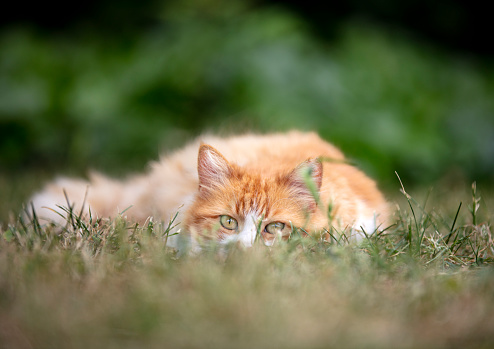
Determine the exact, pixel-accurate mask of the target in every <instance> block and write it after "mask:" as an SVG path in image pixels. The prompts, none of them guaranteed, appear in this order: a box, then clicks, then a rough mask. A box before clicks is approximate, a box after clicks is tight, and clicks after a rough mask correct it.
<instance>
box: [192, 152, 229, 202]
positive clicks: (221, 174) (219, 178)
mask: <svg viewBox="0 0 494 349" xmlns="http://www.w3.org/2000/svg"><path fill="white" fill-rule="evenodd" d="M231 171H232V169H231V166H230V164H229V163H228V160H226V159H225V158H224V157H223V155H221V154H220V153H219V152H218V151H217V150H216V149H214V148H213V147H212V146H210V145H207V144H201V146H200V148H199V156H198V161H197V173H198V175H199V191H200V192H203V193H205V192H207V191H208V190H210V189H214V188H216V187H218V186H220V185H222V184H223V183H225V181H226V180H227V178H228V177H229V175H230V174H231Z"/></svg>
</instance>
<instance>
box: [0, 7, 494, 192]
mask: <svg viewBox="0 0 494 349" xmlns="http://www.w3.org/2000/svg"><path fill="white" fill-rule="evenodd" d="M156 16H158V17H159V18H160V24H159V25H156V26H154V27H152V28H146V29H145V30H142V31H139V32H137V31H136V32H135V33H133V34H128V33H127V34H125V35H123V36H121V37H105V36H103V35H102V36H99V35H97V33H95V32H87V33H85V34H81V33H80V32H79V33H77V34H75V33H60V34H59V35H53V34H52V35H46V34H43V33H39V32H36V31H34V30H29V29H27V28H11V29H9V30H4V31H3V32H2V33H0V171H5V172H16V171H17V172H18V171H27V170H28V169H29V170H31V169H33V168H34V169H36V168H50V169H52V170H56V171H59V170H66V169H68V168H72V169H77V170H78V171H83V170H84V169H86V168H88V167H91V168H97V169H99V170H102V171H106V172H111V173H112V174H121V173H124V172H126V171H129V170H136V169H139V168H141V167H142V166H143V165H144V164H145V163H146V162H147V161H148V160H150V159H156V158H157V157H158V154H159V153H160V152H161V151H162V150H166V149H170V148H173V147H178V146H180V145H182V144H184V143H185V142H187V141H188V140H190V139H191V138H192V137H194V136H196V135H198V134H201V133H202V132H205V131H206V132H208V131H209V132H215V133H218V132H219V133H222V134H229V133H232V134H236V133H240V132H244V131H248V130H254V131H262V132H268V131H280V130H288V129H293V128H298V129H303V130H315V131H317V132H319V134H321V135H322V136H323V137H324V138H326V139H328V140H330V141H332V142H333V143H335V144H337V145H338V146H340V147H341V148H342V149H343V150H344V151H345V152H346V153H347V154H349V155H350V157H351V158H353V159H356V161H357V162H358V164H359V165H360V166H361V167H362V168H364V170H366V171H368V172H369V173H370V174H371V175H372V176H374V177H376V178H378V179H380V180H381V181H384V182H388V183H389V182H393V183H394V182H395V181H396V180H395V175H394V171H398V172H399V173H400V176H401V177H402V178H404V179H408V180H410V181H413V182H415V183H420V182H425V181H430V180H434V179H437V178H438V177H440V176H443V175H444V174H445V173H448V172H451V171H452V170H454V171H455V172H460V173H462V174H464V175H467V176H469V177H470V178H471V179H488V178H492V175H491V174H492V173H493V169H494V115H493V114H494V100H493V99H492V96H493V93H494V75H493V71H492V69H490V68H486V67H485V66H480V65H478V64H476V63H475V62H474V61H473V60H468V59H466V58H465V57H462V58H461V57H454V56H451V55H448V54H446V53H444V52H440V51H438V50H434V49H433V48H431V47H429V46H426V45H425V44H422V43H420V42H418V41H414V40H413V38H410V37H409V36H407V35H405V34H403V33H397V32H392V31H389V30H386V29H385V28H382V27H381V28H380V27H379V26H376V25H371V24H368V23H367V24H365V23H362V22H352V23H348V24H347V25H346V26H345V27H344V29H343V30H342V31H341V33H340V35H339V36H338V38H337V39H336V40H335V41H334V42H330V43H328V42H321V41H320V40H317V39H315V38H314V37H313V36H312V35H311V34H310V32H309V31H308V29H307V27H306V25H305V24H304V22H303V21H302V20H301V19H300V18H298V17H297V15H295V14H293V13H290V12H287V11H285V10H283V9H281V8H279V7H267V6H264V7H262V6H261V7H259V6H258V7H249V6H248V5H247V4H246V3H245V2H237V1H231V2H223V1H187V2H168V3H167V5H166V6H163V8H162V10H161V11H159V13H157V14H156Z"/></svg>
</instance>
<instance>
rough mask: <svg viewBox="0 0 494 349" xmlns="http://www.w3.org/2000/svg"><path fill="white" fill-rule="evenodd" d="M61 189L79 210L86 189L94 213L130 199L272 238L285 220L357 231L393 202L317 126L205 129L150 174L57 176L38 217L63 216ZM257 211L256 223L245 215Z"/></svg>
mask: <svg viewBox="0 0 494 349" xmlns="http://www.w3.org/2000/svg"><path fill="white" fill-rule="evenodd" d="M203 143H204V144H203ZM201 144H202V145H201ZM198 150H199V155H198ZM318 159H319V160H318ZM304 173H308V174H309V178H310V180H311V181H312V183H313V185H314V188H316V189H318V195H319V197H320V200H319V202H316V200H315V199H314V197H313V196H312V193H311V192H310V190H309V189H308V188H307V186H306V182H305V179H304ZM63 189H65V190H66V192H67V195H68V197H69V199H70V200H71V203H72V204H73V205H74V208H75V210H79V209H81V207H82V206H81V205H82V203H83V201H84V197H85V193H86V189H87V199H86V200H87V202H86V204H85V207H86V210H87V208H88V207H90V209H91V212H92V214H93V215H94V214H97V215H99V216H114V215H116V214H117V213H118V212H121V211H122V210H124V209H127V208H128V207H130V206H132V208H131V209H129V210H128V211H126V213H125V215H127V216H128V218H130V219H133V220H136V221H139V222H144V221H145V220H146V219H148V217H150V216H155V217H157V218H159V219H163V220H168V219H170V217H173V216H174V215H175V213H176V212H177V211H178V212H179V217H178V221H180V222H182V224H181V227H183V228H184V230H186V231H188V232H190V233H192V234H199V235H202V236H206V237H208V238H209V237H215V238H219V239H220V240H221V239H226V238H227V237H228V236H232V235H235V234H239V235H241V233H240V231H241V230H242V229H244V228H245V229H247V228H246V227H247V226H251V225H252V224H254V223H255V225H256V226H258V227H261V231H262V234H263V237H264V238H265V241H267V242H269V241H270V240H273V239H274V236H273V234H270V233H268V232H267V231H266V230H265V229H264V227H266V226H267V225H268V224H270V223H273V222H280V223H283V224H284V226H285V228H284V229H282V231H280V233H281V234H282V235H287V234H288V232H289V230H290V229H289V227H290V226H291V225H293V226H297V227H304V228H306V229H308V230H321V229H323V228H327V227H329V225H333V226H335V227H336V228H337V229H344V228H346V227H353V228H354V229H355V230H359V229H360V225H362V226H363V228H364V229H370V230H372V231H373V230H374V229H373V227H374V228H375V227H377V226H379V225H383V224H385V223H386V222H387V219H388V205H387V203H386V201H385V199H384V198H383V196H382V194H381V193H380V191H379V190H378V189H377V187H376V185H375V183H374V181H372V180H371V179H369V178H368V177H367V176H365V175H364V174H363V173H362V172H361V171H359V170H358V169H356V168H355V167H353V166H351V165H349V164H348V163H346V162H345V158H344V156H343V154H342V153H341V152H340V151H339V150H338V149H336V148H335V147H334V146H332V145H331V144H329V143H327V142H325V141H323V140H322V139H320V138H319V137H318V136H317V135H316V134H315V133H301V132H297V131H292V132H289V133H280V134H270V135H254V134H248V135H243V136H236V137H230V138H219V137H213V136H205V137H202V138H201V139H198V140H196V141H195V142H193V143H191V144H189V145H188V146H186V147H185V148H183V149H181V150H178V151H176V152H174V153H172V154H169V155H168V156H166V157H163V158H162V159H161V160H160V161H159V162H156V163H153V164H152V165H151V169H150V170H149V171H148V173H146V174H144V175H139V176H134V177H131V178H129V179H127V180H125V181H116V180H112V179H109V178H107V177H104V176H102V175H97V174H92V175H91V176H90V181H89V182H85V181H82V180H70V179H59V180H57V181H55V182H54V183H51V184H48V186H47V187H46V188H45V189H44V190H43V191H42V192H41V193H39V194H37V195H35V196H34V197H33V198H32V201H33V204H34V207H35V208H36V210H37V211H38V215H39V216H41V217H45V219H46V220H57V219H60V217H59V216H57V215H55V214H53V212H51V211H49V210H46V209H44V208H43V207H45V206H46V207H51V208H54V207H55V205H56V204H59V205H66V201H65V198H64V195H63ZM328 205H331V207H332V211H331V212H332V218H331V219H330V220H328V215H327V211H328ZM221 216H228V217H230V218H233V220H232V221H231V222H233V223H235V222H236V223H237V224H238V227H237V228H236V229H226V228H224V227H223V226H222V224H220V221H219V220H220V217H221ZM252 217H255V222H254V223H252V222H250V221H247V220H251V219H253V218H252ZM372 221H374V223H375V226H373V225H372V224H370V222H372ZM233 223H232V224H233ZM251 223H252V224H251ZM369 224H370V225H369ZM249 229H251V228H249ZM372 231H370V232H371V233H372ZM248 239H250V238H248ZM248 239H247V240H248ZM247 240H246V241H247ZM246 244H247V245H249V243H246Z"/></svg>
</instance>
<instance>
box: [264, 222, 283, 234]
mask: <svg viewBox="0 0 494 349" xmlns="http://www.w3.org/2000/svg"><path fill="white" fill-rule="evenodd" d="M284 228H285V223H281V222H273V223H269V224H268V225H266V228H264V230H265V231H266V232H267V233H269V234H278V233H281V231H282V230H283V229H284Z"/></svg>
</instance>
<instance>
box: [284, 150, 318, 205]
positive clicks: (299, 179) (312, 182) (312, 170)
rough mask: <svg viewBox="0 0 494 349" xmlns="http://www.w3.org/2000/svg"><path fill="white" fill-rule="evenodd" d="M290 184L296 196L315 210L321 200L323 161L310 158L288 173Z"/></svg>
mask: <svg viewBox="0 0 494 349" xmlns="http://www.w3.org/2000/svg"><path fill="white" fill-rule="evenodd" d="M287 178H288V185H289V186H290V189H291V190H292V192H293V194H294V196H295V197H296V198H297V199H299V200H302V202H303V203H304V206H305V207H306V209H307V210H308V211H310V212H313V211H314V210H315V209H316V206H317V204H318V202H319V190H320V189H321V184H322V163H321V161H320V160H319V159H317V158H312V159H308V160H306V161H304V162H302V163H301V164H300V165H298V166H297V167H296V168H295V169H294V170H293V171H292V172H290V174H289V175H288V177H287Z"/></svg>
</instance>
